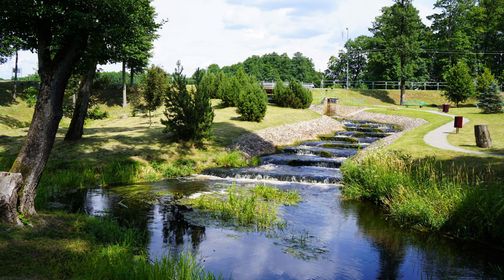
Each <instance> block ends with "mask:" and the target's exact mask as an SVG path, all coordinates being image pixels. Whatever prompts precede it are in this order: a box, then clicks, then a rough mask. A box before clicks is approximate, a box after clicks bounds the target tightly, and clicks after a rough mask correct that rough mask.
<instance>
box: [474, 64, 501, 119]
mask: <svg viewBox="0 0 504 280" xmlns="http://www.w3.org/2000/svg"><path fill="white" fill-rule="evenodd" d="M477 92H478V101H479V103H478V107H479V108H480V109H481V110H482V111H483V113H485V114H495V113H502V102H503V101H502V97H501V94H500V92H499V86H498V85H497V81H496V80H495V78H494V76H493V75H492V73H491V72H490V70H489V69H488V68H487V69H485V71H484V72H483V73H482V74H481V75H480V76H479V77H478V80H477Z"/></svg>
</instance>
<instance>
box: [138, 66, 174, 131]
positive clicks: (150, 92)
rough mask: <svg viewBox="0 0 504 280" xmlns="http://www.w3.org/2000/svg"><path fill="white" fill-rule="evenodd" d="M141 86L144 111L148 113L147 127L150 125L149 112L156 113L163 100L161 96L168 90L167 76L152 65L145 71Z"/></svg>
mask: <svg viewBox="0 0 504 280" xmlns="http://www.w3.org/2000/svg"><path fill="white" fill-rule="evenodd" d="M143 83H144V85H143V96H144V100H145V109H147V111H148V112H149V125H151V124H152V116H151V112H152V111H156V109H157V108H159V106H161V102H162V100H163V95H164V94H165V92H166V91H167V90H168V86H169V83H168V75H167V74H166V72H165V71H164V70H163V69H162V68H161V67H159V66H154V65H152V66H151V67H150V68H149V69H148V70H147V75H146V78H145V80H144V82H143Z"/></svg>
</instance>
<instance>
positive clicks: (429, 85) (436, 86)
mask: <svg viewBox="0 0 504 280" xmlns="http://www.w3.org/2000/svg"><path fill="white" fill-rule="evenodd" d="M320 87H321V88H329V87H333V88H346V87H347V82H346V81H342V80H333V81H330V80H324V81H322V82H321V85H320ZM348 87H349V88H352V89H371V90H375V89H381V90H390V89H400V87H401V83H400V81H349V83H348ZM445 87H446V83H445V82H427V81H425V82H413V81H407V82H406V89H409V90H443V89H444V88H445Z"/></svg>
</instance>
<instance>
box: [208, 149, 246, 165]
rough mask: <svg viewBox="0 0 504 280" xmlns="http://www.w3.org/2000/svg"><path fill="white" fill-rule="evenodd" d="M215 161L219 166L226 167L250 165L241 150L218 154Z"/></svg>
mask: <svg viewBox="0 0 504 280" xmlns="http://www.w3.org/2000/svg"><path fill="white" fill-rule="evenodd" d="M215 162H216V163H217V165H218V166H221V167H225V168H236V167H245V166H247V165H248V162H247V159H246V158H245V156H244V155H243V154H242V153H241V152H239V151H232V152H229V153H225V154H223V155H221V156H218V157H217V158H216V159H215Z"/></svg>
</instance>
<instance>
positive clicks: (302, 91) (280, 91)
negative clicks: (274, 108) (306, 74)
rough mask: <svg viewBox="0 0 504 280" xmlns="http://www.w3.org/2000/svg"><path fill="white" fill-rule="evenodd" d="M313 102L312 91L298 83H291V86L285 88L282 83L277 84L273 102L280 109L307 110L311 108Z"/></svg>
mask: <svg viewBox="0 0 504 280" xmlns="http://www.w3.org/2000/svg"><path fill="white" fill-rule="evenodd" d="M312 100H313V96H312V93H311V92H310V90H308V89H306V88H304V87H303V86H302V85H301V84H300V83H299V82H297V81H290V82H289V86H288V87H285V86H283V83H282V82H280V81H279V82H277V83H276V86H275V89H274V92H273V101H274V102H275V103H276V104H277V105H278V106H280V107H289V108H294V109H301V108H302V109H306V108H308V107H310V105H311V103H312Z"/></svg>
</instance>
